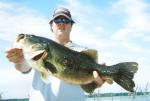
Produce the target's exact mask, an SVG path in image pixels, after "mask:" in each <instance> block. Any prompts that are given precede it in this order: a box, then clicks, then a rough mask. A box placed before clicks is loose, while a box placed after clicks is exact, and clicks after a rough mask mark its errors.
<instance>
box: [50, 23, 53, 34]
mask: <svg viewBox="0 0 150 101" xmlns="http://www.w3.org/2000/svg"><path fill="white" fill-rule="evenodd" d="M52 27H53V22H51V23H50V28H51V31H52V32H53V28H52Z"/></svg>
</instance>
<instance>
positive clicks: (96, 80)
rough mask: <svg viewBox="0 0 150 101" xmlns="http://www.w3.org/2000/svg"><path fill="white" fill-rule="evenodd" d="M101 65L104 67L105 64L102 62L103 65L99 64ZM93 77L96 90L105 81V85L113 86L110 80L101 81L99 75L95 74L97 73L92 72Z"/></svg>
mask: <svg viewBox="0 0 150 101" xmlns="http://www.w3.org/2000/svg"><path fill="white" fill-rule="evenodd" d="M101 65H104V66H105V65H106V63H105V62H104V63H101ZM93 77H94V82H95V83H96V84H97V88H99V87H101V86H102V85H103V84H104V83H105V81H106V82H107V83H109V84H113V81H112V80H111V79H105V80H103V79H102V78H101V77H100V76H99V74H98V73H97V71H93Z"/></svg>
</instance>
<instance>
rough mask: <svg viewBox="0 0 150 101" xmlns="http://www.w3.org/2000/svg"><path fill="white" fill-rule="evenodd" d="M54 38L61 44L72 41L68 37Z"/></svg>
mask: <svg viewBox="0 0 150 101" xmlns="http://www.w3.org/2000/svg"><path fill="white" fill-rule="evenodd" d="M53 40H54V41H55V42H57V43H59V44H65V43H68V42H69V41H70V39H69V38H67V39H60V38H54V39H53Z"/></svg>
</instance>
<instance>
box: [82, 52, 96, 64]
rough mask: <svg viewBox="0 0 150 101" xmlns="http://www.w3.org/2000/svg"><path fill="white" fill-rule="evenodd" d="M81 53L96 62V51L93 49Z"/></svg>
mask: <svg viewBox="0 0 150 101" xmlns="http://www.w3.org/2000/svg"><path fill="white" fill-rule="evenodd" d="M81 52H82V53H85V54H86V55H88V56H90V57H91V58H92V59H93V60H94V61H95V62H97V61H98V54H97V50H94V49H87V50H83V51H81Z"/></svg>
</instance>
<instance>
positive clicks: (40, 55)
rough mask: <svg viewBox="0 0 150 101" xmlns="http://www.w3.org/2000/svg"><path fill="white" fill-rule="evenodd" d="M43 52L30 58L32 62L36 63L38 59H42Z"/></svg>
mask: <svg viewBox="0 0 150 101" xmlns="http://www.w3.org/2000/svg"><path fill="white" fill-rule="evenodd" d="M44 52H45V51H44V50H42V51H38V52H37V53H35V54H34V55H33V56H32V57H31V59H32V60H33V61H38V60H39V59H41V58H42V56H43V55H44Z"/></svg>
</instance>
